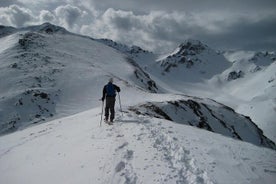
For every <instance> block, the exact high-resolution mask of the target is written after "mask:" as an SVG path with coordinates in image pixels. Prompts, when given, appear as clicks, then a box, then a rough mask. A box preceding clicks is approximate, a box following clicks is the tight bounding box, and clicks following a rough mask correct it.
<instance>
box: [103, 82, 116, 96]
mask: <svg viewBox="0 0 276 184" xmlns="http://www.w3.org/2000/svg"><path fill="white" fill-rule="evenodd" d="M105 90H106V96H116V92H115V87H114V85H113V84H112V83H108V84H107V85H106V87H105Z"/></svg>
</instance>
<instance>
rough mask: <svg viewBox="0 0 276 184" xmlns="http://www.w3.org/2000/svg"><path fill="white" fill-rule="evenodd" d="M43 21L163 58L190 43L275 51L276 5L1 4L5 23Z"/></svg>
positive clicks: (253, 1) (67, 0)
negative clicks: (184, 42)
mask: <svg viewBox="0 0 276 184" xmlns="http://www.w3.org/2000/svg"><path fill="white" fill-rule="evenodd" d="M44 22H50V23H53V24H56V25H59V26H63V27H65V28H66V29H67V30H69V31H71V32H75V33H80V34H84V35H88V36H91V37H94V38H109V39H112V40H115V41H119V42H121V43H125V44H128V45H138V46H140V47H142V48H144V49H148V50H151V51H154V52H159V53H168V52H170V51H172V50H174V49H175V47H177V46H178V45H179V44H180V43H181V42H183V41H184V40H186V39H196V40H200V41H202V42H204V43H205V44H207V45H209V46H210V47H213V48H215V49H219V50H225V49H231V50H237V49H242V50H268V51H276V0H0V24H2V25H6V26H14V27H23V26H28V25H37V24H41V23H44Z"/></svg>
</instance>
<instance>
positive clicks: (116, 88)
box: [102, 84, 121, 101]
mask: <svg viewBox="0 0 276 184" xmlns="http://www.w3.org/2000/svg"><path fill="white" fill-rule="evenodd" d="M107 85H108V84H106V85H105V86H104V87H103V97H102V101H104V99H105V97H109V96H108V95H107V91H106V88H107ZM112 85H113V87H114V89H115V91H117V92H120V91H121V89H120V88H119V87H118V86H116V85H115V84H112ZM115 96H116V93H115V95H114V96H113V97H115ZM110 97H111V96H110Z"/></svg>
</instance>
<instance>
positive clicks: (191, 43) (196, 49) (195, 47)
mask: <svg viewBox="0 0 276 184" xmlns="http://www.w3.org/2000/svg"><path fill="white" fill-rule="evenodd" d="M208 48H209V47H208V46H207V45H205V44H203V43H202V42H200V41H199V40H192V39H188V40H186V41H184V42H183V43H181V44H180V45H179V46H178V49H179V51H178V53H183V52H185V51H186V52H187V51H191V52H193V53H195V54H200V53H201V52H202V51H204V50H206V49H208Z"/></svg>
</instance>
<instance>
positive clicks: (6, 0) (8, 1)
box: [0, 0, 21, 7]
mask: <svg viewBox="0 0 276 184" xmlns="http://www.w3.org/2000/svg"><path fill="white" fill-rule="evenodd" d="M13 4H17V5H18V4H21V3H19V2H18V1H17V0H1V1H0V7H8V6H10V5H13Z"/></svg>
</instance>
